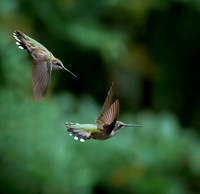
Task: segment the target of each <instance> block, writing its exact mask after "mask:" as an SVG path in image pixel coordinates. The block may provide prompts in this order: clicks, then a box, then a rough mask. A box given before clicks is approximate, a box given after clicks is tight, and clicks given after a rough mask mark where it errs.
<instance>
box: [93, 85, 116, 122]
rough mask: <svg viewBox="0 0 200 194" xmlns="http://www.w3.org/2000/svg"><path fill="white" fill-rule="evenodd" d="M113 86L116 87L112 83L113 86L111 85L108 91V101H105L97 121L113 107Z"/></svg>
mask: <svg viewBox="0 0 200 194" xmlns="http://www.w3.org/2000/svg"><path fill="white" fill-rule="evenodd" d="M113 85H114V82H113V83H112V85H111V87H110V89H109V91H108V94H107V97H106V100H105V102H104V104H103V106H102V109H101V112H100V115H99V117H98V118H97V120H98V119H99V118H101V117H102V115H103V114H104V113H105V112H106V111H107V110H108V108H109V107H110V106H111V104H112V102H113Z"/></svg>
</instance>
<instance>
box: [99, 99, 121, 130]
mask: <svg viewBox="0 0 200 194" xmlns="http://www.w3.org/2000/svg"><path fill="white" fill-rule="evenodd" d="M118 115H119V101H118V99H117V100H116V101H115V102H114V103H113V104H112V105H111V106H110V108H109V109H107V111H106V112H105V113H104V114H103V115H100V116H99V117H98V119H97V122H96V123H97V127H98V129H100V130H105V129H108V130H110V129H109V127H112V128H113V126H115V123H116V121H117V118H118Z"/></svg>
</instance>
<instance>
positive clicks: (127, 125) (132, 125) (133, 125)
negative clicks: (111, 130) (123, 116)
mask: <svg viewBox="0 0 200 194" xmlns="http://www.w3.org/2000/svg"><path fill="white" fill-rule="evenodd" d="M125 126H126V127H142V125H135V124H126V125H125Z"/></svg>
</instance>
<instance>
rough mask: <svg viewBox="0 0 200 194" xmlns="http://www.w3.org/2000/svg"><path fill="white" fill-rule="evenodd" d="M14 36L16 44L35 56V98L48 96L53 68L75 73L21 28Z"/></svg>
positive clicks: (33, 72) (33, 75)
mask: <svg viewBox="0 0 200 194" xmlns="http://www.w3.org/2000/svg"><path fill="white" fill-rule="evenodd" d="M13 36H14V38H15V39H16V40H17V42H16V44H17V45H18V46H19V48H20V49H25V50H27V51H28V53H30V54H31V56H32V57H33V68H32V85H33V93H34V97H35V99H39V98H40V97H42V96H46V93H47V89H48V87H49V84H50V80H51V72H52V70H59V69H64V70H66V71H68V72H69V73H71V74H72V75H74V74H73V73H72V72H70V71H69V70H68V69H66V68H65V67H64V65H63V64H62V62H61V61H60V60H59V59H57V58H55V57H54V56H53V54H52V53H51V52H50V51H49V50H48V49H47V48H45V47H44V46H43V45H42V44H40V43H39V42H37V41H36V40H34V39H32V38H30V37H29V36H27V35H25V34H24V33H22V32H20V31H19V30H16V31H15V32H14V33H13ZM74 76H75V75H74ZM75 77H76V76H75Z"/></svg>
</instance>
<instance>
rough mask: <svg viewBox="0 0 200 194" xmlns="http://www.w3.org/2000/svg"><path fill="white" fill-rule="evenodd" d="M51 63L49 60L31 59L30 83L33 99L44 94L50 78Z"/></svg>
mask: <svg viewBox="0 0 200 194" xmlns="http://www.w3.org/2000/svg"><path fill="white" fill-rule="evenodd" d="M51 71H52V65H51V62H50V61H49V60H46V61H44V60H37V61H36V60H35V59H34V60H33V68H32V85H33V93H34V97H35V99H39V98H40V97H42V96H45V95H46V93H47V89H48V87H49V84H50V80H51Z"/></svg>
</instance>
